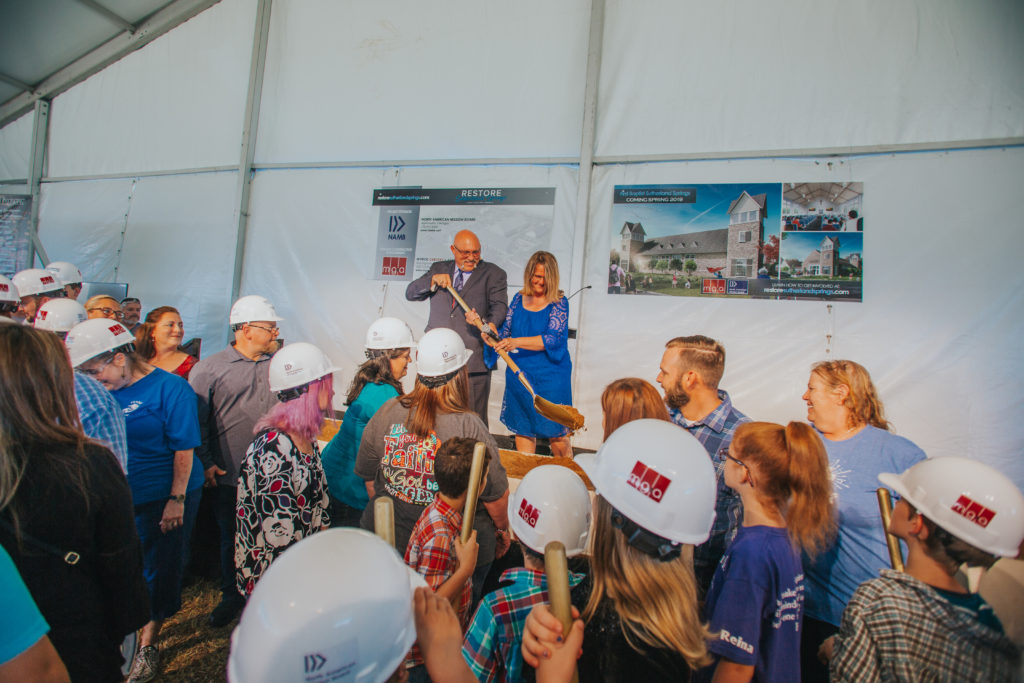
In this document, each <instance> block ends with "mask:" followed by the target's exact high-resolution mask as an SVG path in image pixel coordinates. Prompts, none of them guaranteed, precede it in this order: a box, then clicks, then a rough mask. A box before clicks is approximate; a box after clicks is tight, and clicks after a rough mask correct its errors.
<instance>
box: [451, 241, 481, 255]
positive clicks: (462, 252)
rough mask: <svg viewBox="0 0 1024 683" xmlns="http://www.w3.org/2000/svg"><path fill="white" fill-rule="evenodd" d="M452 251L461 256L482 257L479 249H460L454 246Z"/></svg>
mask: <svg viewBox="0 0 1024 683" xmlns="http://www.w3.org/2000/svg"><path fill="white" fill-rule="evenodd" d="M452 249H454V250H455V251H457V252H459V254H460V255H461V256H476V257H478V258H479V256H480V250H479V249H459V248H458V247H457V246H455V245H454V244H453V245H452Z"/></svg>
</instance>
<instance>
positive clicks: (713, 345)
mask: <svg viewBox="0 0 1024 683" xmlns="http://www.w3.org/2000/svg"><path fill="white" fill-rule="evenodd" d="M724 372H725V349H724V348H723V347H722V345H721V344H719V343H718V342H717V341H715V340H714V339H710V338H708V337H704V336H701V335H694V336H692V337H676V338H675V339H673V340H671V341H670V342H669V343H668V344H666V345H665V353H664V355H663V356H662V358H661V367H660V368H659V372H658V384H660V385H661V387H662V389H664V390H665V403H667V404H668V407H669V416H670V417H671V418H672V421H673V422H675V423H676V424H677V425H679V426H680V427H682V428H683V429H685V430H686V431H688V432H690V433H691V434H693V435H694V436H695V437H697V440H698V441H700V442H701V444H703V446H704V450H706V451H707V452H708V455H709V456H710V457H711V464H713V465H714V466H715V476H716V477H717V479H718V490H717V492H716V496H715V523H714V526H712V527H711V535H710V536H709V537H708V540H707V541H706V542H704V543H702V544H701V545H699V546H697V547H696V548H694V551H693V570H694V573H695V574H696V576H697V586H698V589H699V594H700V597H701V598H703V596H704V595H706V594H707V592H708V587H709V586H710V585H711V578H712V577H713V576H714V575H715V568H717V567H718V561H719V560H721V559H722V555H723V554H724V553H725V549H726V547H727V546H728V545H729V543H730V542H731V541H732V539H733V538H734V537H735V536H736V531H737V529H739V526H740V522H741V521H742V520H743V505H742V504H741V503H740V497H739V494H737V493H736V492H735V491H733V490H732V489H730V488H729V487H728V486H726V485H725V478H724V477H723V476H722V470H723V468H724V467H725V460H726V454H727V453H728V452H729V444H730V443H732V435H733V434H734V433H735V432H736V427H738V426H740V425H741V424H743V423H744V422H750V418H749V417H747V416H746V415H744V414H743V413H741V412H740V411H738V410H736V409H735V408H734V407H733V405H732V400H731V399H730V398H729V394H727V393H726V392H725V391H723V390H721V389H719V388H718V383H719V381H721V379H722V374H723V373H724Z"/></svg>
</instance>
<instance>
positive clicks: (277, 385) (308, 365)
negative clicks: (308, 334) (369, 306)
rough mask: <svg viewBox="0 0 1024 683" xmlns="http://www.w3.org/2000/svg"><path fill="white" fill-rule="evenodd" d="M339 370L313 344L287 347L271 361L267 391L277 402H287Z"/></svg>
mask: <svg viewBox="0 0 1024 683" xmlns="http://www.w3.org/2000/svg"><path fill="white" fill-rule="evenodd" d="M338 370H340V368H339V367H338V366H336V365H334V364H333V363H332V362H331V359H330V358H328V357H327V354H325V353H324V352H323V351H321V350H320V349H319V348H317V347H316V346H314V345H313V344H309V343H306V342H295V343H294V344H288V345H286V346H284V347H283V348H282V349H281V350H280V351H278V352H277V353H275V354H274V357H273V358H272V359H271V360H270V390H271V391H273V392H275V393H276V394H277V397H278V398H279V399H280V400H282V401H290V400H291V399H293V398H298V397H299V396H301V395H302V394H304V393H306V389H307V387H308V386H309V383H310V382H315V381H316V380H318V379H320V378H321V377H326V376H327V375H330V374H333V373H335V372H337V371H338Z"/></svg>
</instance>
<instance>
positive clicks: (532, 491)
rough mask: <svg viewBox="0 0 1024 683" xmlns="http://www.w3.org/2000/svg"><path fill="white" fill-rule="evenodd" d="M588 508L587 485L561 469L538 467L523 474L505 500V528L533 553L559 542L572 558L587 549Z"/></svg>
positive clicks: (569, 471) (566, 469) (551, 466)
mask: <svg viewBox="0 0 1024 683" xmlns="http://www.w3.org/2000/svg"><path fill="white" fill-rule="evenodd" d="M590 508H591V505H590V494H589V493H587V485H586V484H584V483H583V480H582V479H580V476H579V475H578V474H576V473H575V472H573V471H572V470H571V469H569V468H568V467H564V466H562V465H541V466H540V467H534V468H533V469H532V470H530V471H529V472H527V473H526V476H525V477H523V480H522V481H521V482H520V483H519V486H518V487H517V488H516V491H515V493H514V494H512V496H511V497H510V498H509V500H508V519H509V526H510V527H512V531H513V533H515V535H516V538H517V539H518V540H519V542H520V543H522V544H524V545H526V546H527V547H528V548H530V550H532V551H534V552H535V553H539V554H543V553H544V548H545V547H546V546H547V544H548V543H550V542H551V541H560V542H561V543H562V545H564V546H565V554H566V555H568V556H569V557H572V556H573V555H579V554H580V553H582V552H584V551H585V550H586V549H587V536H589V534H590Z"/></svg>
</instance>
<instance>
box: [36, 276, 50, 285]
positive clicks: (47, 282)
mask: <svg viewBox="0 0 1024 683" xmlns="http://www.w3.org/2000/svg"><path fill="white" fill-rule="evenodd" d="M39 281H40V282H42V283H43V284H44V285H52V284H53V276H52V275H44V276H43V277H41V278H39Z"/></svg>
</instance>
